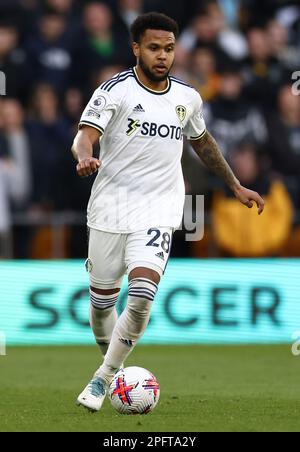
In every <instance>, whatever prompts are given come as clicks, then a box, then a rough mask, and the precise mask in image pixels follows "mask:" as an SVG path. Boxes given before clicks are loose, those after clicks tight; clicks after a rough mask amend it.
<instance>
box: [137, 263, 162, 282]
mask: <svg viewBox="0 0 300 452" xmlns="http://www.w3.org/2000/svg"><path fill="white" fill-rule="evenodd" d="M139 278H141V279H148V280H150V281H152V282H153V283H155V284H156V285H157V284H159V282H160V275H159V273H157V272H156V271H155V270H152V269H151V268H145V267H136V268H134V269H133V270H131V272H130V274H129V281H132V280H134V279H139Z"/></svg>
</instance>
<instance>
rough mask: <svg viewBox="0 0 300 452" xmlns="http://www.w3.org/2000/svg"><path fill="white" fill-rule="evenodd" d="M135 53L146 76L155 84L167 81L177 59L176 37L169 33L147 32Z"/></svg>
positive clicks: (135, 47)
mask: <svg viewBox="0 0 300 452" xmlns="http://www.w3.org/2000/svg"><path fill="white" fill-rule="evenodd" d="M133 52H134V54H135V56H136V57H137V59H138V64H139V65H140V67H141V69H142V70H143V72H144V74H145V75H146V76H147V77H148V78H149V79H150V80H152V81H154V82H160V81H163V80H166V79H167V77H168V75H169V72H170V70H171V68H172V66H173V63H174V58H175V36H174V34H173V33H171V32H169V31H163V30H146V32H145V33H144V35H143V37H142V39H141V42H140V43H133Z"/></svg>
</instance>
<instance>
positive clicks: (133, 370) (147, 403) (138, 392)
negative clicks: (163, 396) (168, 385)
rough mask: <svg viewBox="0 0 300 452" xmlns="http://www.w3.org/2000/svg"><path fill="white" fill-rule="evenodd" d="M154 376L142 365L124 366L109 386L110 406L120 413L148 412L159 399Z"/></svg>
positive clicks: (157, 386)
mask: <svg viewBox="0 0 300 452" xmlns="http://www.w3.org/2000/svg"><path fill="white" fill-rule="evenodd" d="M159 394H160V388H159V383H158V381H157V380H156V378H155V376H154V375H153V374H152V373H151V372H149V370H147V369H143V368H142V367H126V368H125V369H121V370H119V372H118V373H116V375H115V376H114V379H113V381H112V382H111V385H110V388H109V398H110V401H111V404H112V406H113V407H114V408H115V409H116V410H117V411H118V412H119V413H120V414H148V413H150V412H151V411H153V410H154V408H155V407H156V405H157V403H158V400H159Z"/></svg>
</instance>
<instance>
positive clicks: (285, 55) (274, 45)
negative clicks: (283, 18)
mask: <svg viewBox="0 0 300 452" xmlns="http://www.w3.org/2000/svg"><path fill="white" fill-rule="evenodd" d="M267 33H268V39H269V42H270V46H271V53H272V56H273V57H275V58H277V60H278V61H279V63H280V64H281V65H282V67H283V68H285V69H286V70H288V71H295V70H297V69H298V64H299V61H300V48H299V46H298V47H297V46H295V45H294V46H292V45H289V34H288V29H287V28H286V27H284V26H283V25H281V23H280V22H277V21H276V20H271V21H270V22H269V23H268V26H267Z"/></svg>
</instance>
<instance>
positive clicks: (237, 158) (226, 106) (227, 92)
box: [0, 0, 300, 258]
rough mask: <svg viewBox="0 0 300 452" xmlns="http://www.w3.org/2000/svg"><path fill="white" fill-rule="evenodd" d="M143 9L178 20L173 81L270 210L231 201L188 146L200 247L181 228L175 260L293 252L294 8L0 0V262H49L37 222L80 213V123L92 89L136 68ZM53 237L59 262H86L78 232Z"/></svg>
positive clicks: (297, 115) (168, 1) (296, 169)
mask: <svg viewBox="0 0 300 452" xmlns="http://www.w3.org/2000/svg"><path fill="white" fill-rule="evenodd" d="M149 11H160V12H164V13H166V14H168V15H170V16H172V17H173V18H174V19H176V20H177V21H178V23H179V26H180V31H181V32H180V36H179V39H178V48H177V56H176V63H175V65H174V68H173V74H174V75H176V76H177V77H179V78H181V79H183V80H185V81H186V82H187V83H189V84H191V85H192V86H194V87H195V88H196V89H197V90H198V91H199V92H200V94H201V96H202V98H203V100H204V102H205V118H206V122H207V127H208V129H209V130H210V132H211V133H212V134H213V135H214V137H215V138H216V139H217V141H218V143H219V144H220V147H221V150H222V152H223V153H224V156H225V157H226V159H227V160H228V162H229V163H230V165H231V166H232V168H233V169H234V171H235V173H236V175H237V177H238V178H239V179H240V181H241V183H243V184H244V185H246V186H247V187H249V188H252V189H254V190H257V191H259V192H260V193H261V194H262V195H263V196H264V198H265V199H266V201H267V203H266V211H265V213H264V215H263V216H261V217H258V216H257V214H256V212H254V209H252V210H248V209H247V208H245V207H244V206H242V205H239V203H238V202H237V201H236V200H235V199H234V197H233V196H232V194H231V193H230V192H229V191H228V190H227V189H226V187H224V186H223V185H222V182H221V181H220V180H218V179H216V178H215V177H214V176H213V175H212V174H210V173H209V172H208V171H207V170H206V169H205V168H204V167H203V165H202V164H201V162H200V161H199V160H198V157H197V156H196V155H195V154H194V153H193V151H192V150H191V148H190V147H189V145H188V144H187V143H186V144H185V150H184V155H183V169H184V176H185V181H186V191H187V193H188V194H193V195H196V194H204V195H205V208H206V219H207V225H206V230H205V232H206V233H205V238H204V240H202V241H201V242H186V241H185V240H184V232H181V233H180V232H178V233H177V236H176V239H175V241H174V249H173V255H175V256H181V257H184V256H194V257H210V256H236V257H244V256H250V257H254V256H258V257H261V256H300V232H299V231H300V229H299V224H300V218H299V212H300V83H299V80H300V6H299V1H288V0H286V1H285V0H218V1H217V0H208V1H207V0H188V1H186V0H176V1H174V0H102V1H93V0H92V1H87V0H80V1H79V0H41V1H39V0H0V71H2V72H3V73H4V74H5V75H6V96H1V97H0V237H1V239H0V257H1V256H2V257H5V256H9V255H11V253H12V252H13V256H14V257H17V258H47V257H51V241H53V240H54V239H53V237H52V235H53V234H52V232H51V231H52V229H51V228H49V225H47V222H46V221H45V224H44V223H43V221H44V220H43V218H52V217H51V215H52V216H53V213H61V214H62V215H61V216H60V217H59V218H64V215H65V216H66V217H67V216H68V214H69V213H70V212H78V213H82V212H84V211H85V209H86V205H87V201H88V197H89V192H90V188H91V184H92V182H93V180H92V178H91V179H89V180H88V179H84V180H80V179H79V178H77V176H76V173H75V162H74V161H73V160H72V155H71V152H70V148H71V143H72V140H73V138H74V135H75V133H76V129H77V124H78V120H79V118H80V115H81V112H82V110H83V108H84V106H85V103H86V102H87V100H88V99H89V97H90V96H91V94H92V92H93V90H94V89H96V88H97V87H98V86H99V84H100V83H102V82H103V81H105V80H107V79H108V78H110V77H111V76H113V75H114V74H116V73H117V72H119V71H121V70H124V69H126V68H127V67H129V66H133V65H134V63H135V61H134V59H133V56H132V53H131V46H130V36H129V27H130V25H131V23H132V22H133V21H134V20H135V18H136V17H137V16H138V15H139V14H141V13H143V12H149ZM16 219H17V220H16ZM38 219H40V220H41V221H40V222H39V221H37V220H38ZM83 223H84V221H83ZM28 225H29V226H28ZM30 225H31V226H30ZM33 225H35V226H33ZM60 227H61V232H62V235H63V241H62V243H63V249H62V250H61V251H60V255H59V256H56V257H83V256H84V255H85V253H86V243H85V233H84V224H78V225H76V226H75V225H73V226H72V225H70V224H68V225H62V226H60ZM11 238H13V240H11ZM10 243H11V244H12V245H13V247H12V248H11V247H9V244H10Z"/></svg>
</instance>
